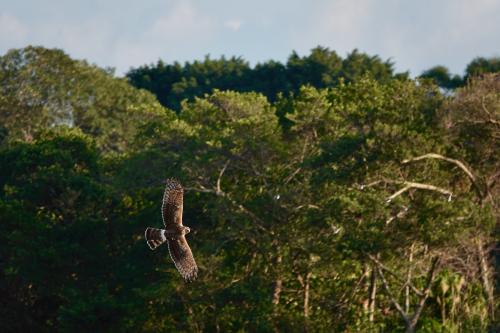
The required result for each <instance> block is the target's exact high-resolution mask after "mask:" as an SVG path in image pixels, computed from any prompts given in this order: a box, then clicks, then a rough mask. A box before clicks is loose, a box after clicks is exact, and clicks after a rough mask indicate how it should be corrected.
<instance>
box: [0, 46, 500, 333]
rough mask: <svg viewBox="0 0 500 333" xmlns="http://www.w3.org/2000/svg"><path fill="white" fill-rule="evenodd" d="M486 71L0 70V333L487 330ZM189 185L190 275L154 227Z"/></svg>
mask: <svg viewBox="0 0 500 333" xmlns="http://www.w3.org/2000/svg"><path fill="white" fill-rule="evenodd" d="M499 141H500V59H498V58H477V59H473V60H471V62H470V63H469V65H468V66H467V68H466V71H465V74H464V75H463V76H459V75H453V74H451V73H450V72H449V70H448V69H447V68H446V67H444V66H435V67H432V68H430V69H429V70H427V71H425V72H424V73H422V74H421V75H420V77H417V78H410V76H409V75H408V73H396V72H395V70H394V64H393V63H392V62H391V61H389V60H386V61H384V60H382V59H380V58H379V57H378V56H370V55H367V54H364V53H360V52H358V51H356V50H354V51H353V52H352V53H350V54H348V55H347V57H346V58H342V57H340V56H338V55H337V54H336V53H335V52H334V51H331V50H329V49H328V48H323V47H317V48H315V49H313V50H311V53H310V54H309V55H307V56H303V57H300V56H299V55H297V54H296V53H292V54H291V56H290V57H289V58H288V60H287V62H286V64H282V63H280V62H276V61H269V62H266V63H261V64H257V65H255V66H254V67H251V66H250V65H249V64H248V62H246V61H244V60H243V59H241V58H229V59H226V58H220V59H210V58H209V57H207V58H205V59H204V60H203V61H194V62H191V63H185V64H183V65H181V64H180V63H173V64H166V63H164V62H161V61H159V62H158V63H157V64H152V65H145V66H143V67H140V68H135V69H131V70H130V71H129V72H128V73H127V75H126V76H125V77H123V78H119V77H116V76H115V75H114V74H113V71H112V70H110V69H102V68H99V67H97V66H95V65H91V64H88V63H87V62H85V61H80V60H74V59H71V58H70V57H69V56H68V55H66V54H65V53H64V52H63V51H61V50H57V49H46V48H43V47H31V46H29V47H26V48H24V49H14V50H10V51H9V52H7V53H6V54H4V55H2V56H0V294H1V295H2V297H0V331H2V332H59V331H61V332H67V331H72V332H174V331H175V332H177V331H178V332H284V331H288V332H372V331H373V332H403V331H406V332H415V331H418V332H495V331H497V330H499V329H500V321H499V316H500V312H499V310H500V306H499V302H498V299H499V287H500V281H499V279H498V272H499V271H500V269H499V267H500V266H499V265H500V263H499V261H500V258H499V256H498V253H497V251H498V245H497V244H498V243H497V241H498V238H499V230H500V229H499V227H500V212H499V205H500V200H499V192H500V149H499V147H500V145H499V143H500V142H499ZM170 177H175V178H177V179H179V180H180V181H181V182H182V184H183V185H184V188H185V199H184V223H185V224H186V225H187V226H189V227H191V228H192V232H191V233H190V234H189V235H187V238H188V241H189V243H190V245H191V247H192V249H193V253H194V256H195V258H196V260H197V262H198V264H199V266H200V272H199V278H198V279H197V280H196V281H194V282H193V283H185V282H183V280H182V278H181V277H180V276H179V274H178V272H177V271H176V269H175V267H174V265H173V263H172V261H171V259H170V257H169V255H168V249H167V248H166V247H164V248H163V247H162V248H159V249H158V250H156V251H154V252H153V251H151V250H150V249H149V248H148V247H147V245H146V242H145V241H144V236H143V235H144V230H145V228H146V227H147V226H156V227H160V226H161V223H162V222H161V214H160V207H161V198H162V194H163V186H164V180H165V179H166V178H170Z"/></svg>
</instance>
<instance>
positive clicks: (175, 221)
mask: <svg viewBox="0 0 500 333" xmlns="http://www.w3.org/2000/svg"><path fill="white" fill-rule="evenodd" d="M183 195H184V191H183V189H182V186H181V184H180V183H179V182H178V181H176V180H174V179H168V180H167V182H166V187H165V193H164V194H163V203H162V207H161V213H162V218H163V224H164V225H165V229H156V228H147V229H146V232H145V237H146V242H147V243H148V245H149V247H150V248H151V250H154V249H156V248H157V247H158V246H160V245H161V244H163V243H165V242H167V244H168V250H169V252H170V257H171V258H172V260H173V262H174V264H175V267H176V268H177V270H178V271H179V273H181V275H182V277H183V278H184V280H186V281H193V280H194V279H196V277H197V275H198V266H197V265H196V262H195V260H194V257H193V253H192V252H191V249H190V248H189V245H188V243H187V241H186V237H185V235H186V234H187V233H189V232H190V231H191V230H190V229H189V228H188V227H185V226H183V225H182V207H183Z"/></svg>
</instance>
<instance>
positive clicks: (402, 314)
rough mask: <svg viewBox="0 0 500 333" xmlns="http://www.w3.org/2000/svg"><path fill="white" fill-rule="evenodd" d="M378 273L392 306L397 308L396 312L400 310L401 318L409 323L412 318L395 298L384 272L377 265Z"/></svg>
mask: <svg viewBox="0 0 500 333" xmlns="http://www.w3.org/2000/svg"><path fill="white" fill-rule="evenodd" d="M377 271H378V275H379V276H380V278H381V279H382V285H383V286H384V289H385V291H386V292H387V295H388V296H389V299H390V300H391V302H392V304H393V305H394V306H395V307H396V310H398V312H399V313H400V314H401V316H402V317H403V319H404V320H405V322H407V323H409V322H410V318H409V316H408V314H407V313H406V312H405V311H404V310H403V308H402V307H401V305H400V304H399V303H398V301H397V300H396V298H394V295H393V294H392V292H391V289H390V288H389V284H388V283H387V280H386V279H385V276H384V272H383V271H382V269H381V268H380V266H378V265H377Z"/></svg>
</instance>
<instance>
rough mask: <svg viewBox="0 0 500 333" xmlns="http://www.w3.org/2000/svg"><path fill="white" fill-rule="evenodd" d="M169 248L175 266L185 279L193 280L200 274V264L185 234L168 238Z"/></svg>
mask: <svg viewBox="0 0 500 333" xmlns="http://www.w3.org/2000/svg"><path fill="white" fill-rule="evenodd" d="M167 242H168V250H169V252H170V257H171V258H172V260H173V261H174V263H175V267H176V268H177V270H178V271H179V273H181V275H182V277H183V278H184V280H185V281H187V282H191V281H193V280H194V279H196V277H197V276H198V266H197V265H196V262H195V261H194V257H193V253H192V252H191V249H190V248H189V245H188V243H187V241H186V238H185V237H184V236H180V237H177V238H175V239H168V240H167Z"/></svg>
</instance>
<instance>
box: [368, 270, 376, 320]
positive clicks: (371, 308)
mask: <svg viewBox="0 0 500 333" xmlns="http://www.w3.org/2000/svg"><path fill="white" fill-rule="evenodd" d="M376 296H377V270H376V269H375V268H373V269H372V274H371V277H370V298H369V299H368V311H369V316H368V320H369V321H370V323H373V320H374V319H375V299H376Z"/></svg>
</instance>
